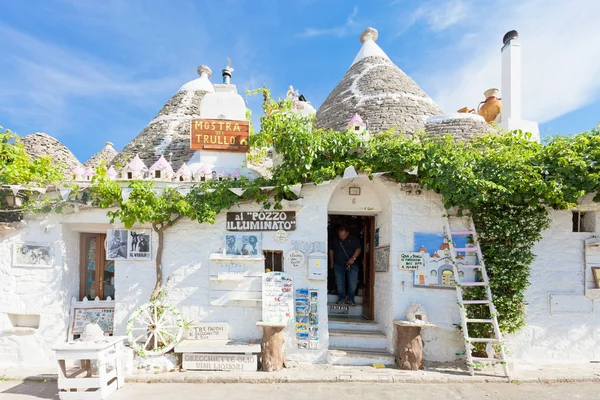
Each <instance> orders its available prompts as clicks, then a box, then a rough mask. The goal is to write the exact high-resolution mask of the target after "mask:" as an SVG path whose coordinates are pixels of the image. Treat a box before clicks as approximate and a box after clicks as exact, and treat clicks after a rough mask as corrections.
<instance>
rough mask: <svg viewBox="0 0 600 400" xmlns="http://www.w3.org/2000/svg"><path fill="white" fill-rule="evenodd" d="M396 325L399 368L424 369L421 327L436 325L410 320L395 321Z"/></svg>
mask: <svg viewBox="0 0 600 400" xmlns="http://www.w3.org/2000/svg"><path fill="white" fill-rule="evenodd" d="M394 325H395V326H396V333H397V341H396V364H397V365H398V368H399V369H407V370H412V371H418V370H420V369H423V339H421V328H434V327H435V325H433V324H428V323H422V324H417V323H414V322H409V321H394Z"/></svg>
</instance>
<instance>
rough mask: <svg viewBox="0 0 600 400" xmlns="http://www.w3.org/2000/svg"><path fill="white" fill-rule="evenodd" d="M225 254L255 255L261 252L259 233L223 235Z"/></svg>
mask: <svg viewBox="0 0 600 400" xmlns="http://www.w3.org/2000/svg"><path fill="white" fill-rule="evenodd" d="M224 248H225V254H226V255H229V256H257V255H261V254H262V243H261V236H260V233H244V234H239V233H238V234H232V235H225V247H224Z"/></svg>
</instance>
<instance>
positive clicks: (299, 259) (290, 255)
mask: <svg viewBox="0 0 600 400" xmlns="http://www.w3.org/2000/svg"><path fill="white" fill-rule="evenodd" d="M305 265H306V256H304V253H303V252H301V251H300V250H291V251H288V252H287V254H286V256H285V268H286V270H288V269H290V270H294V269H296V270H297V269H300V268H302V267H304V266H305Z"/></svg>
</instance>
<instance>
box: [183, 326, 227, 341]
mask: <svg viewBox="0 0 600 400" xmlns="http://www.w3.org/2000/svg"><path fill="white" fill-rule="evenodd" d="M185 337H186V338H187V339H192V340H227V339H229V324H227V323H226V322H205V323H196V324H194V325H193V326H192V327H190V328H188V329H186V331H185Z"/></svg>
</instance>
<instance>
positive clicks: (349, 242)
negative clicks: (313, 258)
mask: <svg viewBox="0 0 600 400" xmlns="http://www.w3.org/2000/svg"><path fill="white" fill-rule="evenodd" d="M361 247H362V246H361V245H360V241H359V240H358V239H357V238H356V237H354V236H352V235H350V233H349V232H348V228H346V227H345V226H341V227H339V228H338V230H337V238H336V239H334V240H333V241H332V243H331V247H330V249H329V268H332V269H333V270H334V272H335V283H336V285H337V290H338V296H339V299H338V304H344V303H346V304H350V305H351V306H353V305H355V303H354V295H355V294H356V287H357V286H358V264H356V259H357V258H358V256H359V255H360V252H361V250H362V249H361ZM346 277H348V293H347V294H346Z"/></svg>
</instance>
